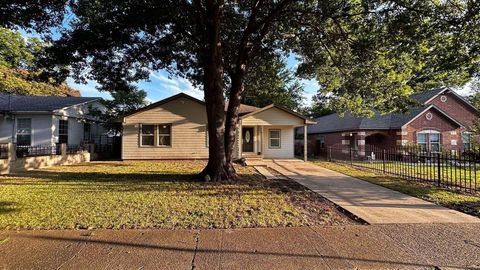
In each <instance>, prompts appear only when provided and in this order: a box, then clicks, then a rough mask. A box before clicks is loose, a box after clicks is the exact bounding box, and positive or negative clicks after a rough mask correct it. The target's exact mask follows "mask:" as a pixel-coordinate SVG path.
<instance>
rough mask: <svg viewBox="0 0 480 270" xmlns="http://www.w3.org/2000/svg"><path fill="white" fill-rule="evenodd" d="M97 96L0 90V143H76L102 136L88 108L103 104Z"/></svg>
mask: <svg viewBox="0 0 480 270" xmlns="http://www.w3.org/2000/svg"><path fill="white" fill-rule="evenodd" d="M100 101H101V99H100V98H98V97H56V96H17V95H8V94H4V93H0V143H9V142H12V143H16V144H17V145H20V146H29V145H31V146H34V145H54V144H57V143H66V144H69V145H79V144H81V143H84V142H92V140H94V139H95V138H96V137H98V136H100V135H103V134H104V130H103V128H102V126H101V125H100V121H99V120H98V119H97V118H96V117H93V116H92V115H90V114H89V111H90V109H91V108H95V109H98V110H101V111H104V110H105V107H104V106H103V105H102V104H101V102H100Z"/></svg>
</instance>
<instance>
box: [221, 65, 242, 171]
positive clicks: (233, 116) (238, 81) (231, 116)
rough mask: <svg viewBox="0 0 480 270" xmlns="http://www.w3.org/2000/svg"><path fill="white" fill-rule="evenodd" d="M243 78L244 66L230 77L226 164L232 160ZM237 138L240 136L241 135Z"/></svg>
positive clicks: (226, 128) (226, 124)
mask: <svg viewBox="0 0 480 270" xmlns="http://www.w3.org/2000/svg"><path fill="white" fill-rule="evenodd" d="M244 76H245V66H244V65H242V66H241V67H239V68H237V70H236V72H235V74H234V76H233V77H232V86H231V88H230V95H229V101H228V108H227V117H226V122H225V156H226V158H227V162H228V163H231V162H232V158H233V149H234V144H235V135H236V132H237V125H238V116H239V113H238V109H239V107H240V104H241V99H242V92H243V89H244V84H243V78H244ZM239 136H241V134H240V135H239ZM240 139H241V138H240Z"/></svg>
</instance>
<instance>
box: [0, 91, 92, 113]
mask: <svg viewBox="0 0 480 270" xmlns="http://www.w3.org/2000/svg"><path fill="white" fill-rule="evenodd" d="M100 99H101V98H98V97H57V96H18V95H8V94H4V93H0V111H3V112H54V111H56V110H60V109H63V108H66V107H70V106H74V105H79V104H83V103H87V102H92V101H96V100H100Z"/></svg>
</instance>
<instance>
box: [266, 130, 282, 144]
mask: <svg viewBox="0 0 480 270" xmlns="http://www.w3.org/2000/svg"><path fill="white" fill-rule="evenodd" d="M280 136H281V131H280V129H270V130H269V131H268V147H269V148H280V146H281V138H280Z"/></svg>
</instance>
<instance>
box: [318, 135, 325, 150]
mask: <svg viewBox="0 0 480 270" xmlns="http://www.w3.org/2000/svg"><path fill="white" fill-rule="evenodd" d="M318 144H319V145H320V148H325V137H323V136H321V137H320V138H319V139H318Z"/></svg>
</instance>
